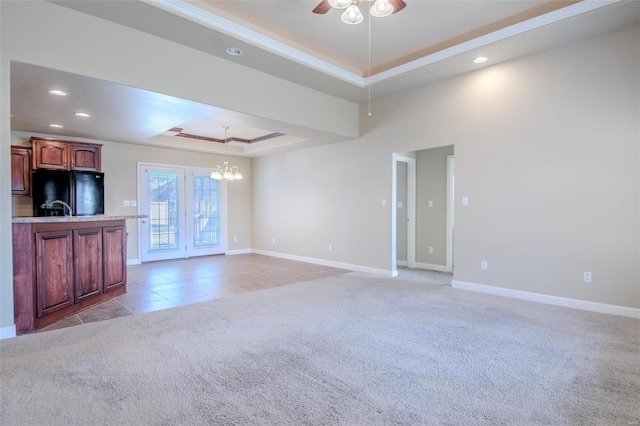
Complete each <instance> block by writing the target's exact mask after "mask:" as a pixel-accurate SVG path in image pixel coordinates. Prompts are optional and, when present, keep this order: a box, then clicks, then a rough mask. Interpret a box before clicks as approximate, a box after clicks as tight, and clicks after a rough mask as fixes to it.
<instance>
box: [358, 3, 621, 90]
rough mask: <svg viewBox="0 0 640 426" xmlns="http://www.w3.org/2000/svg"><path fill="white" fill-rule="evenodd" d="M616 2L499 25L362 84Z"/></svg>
mask: <svg viewBox="0 0 640 426" xmlns="http://www.w3.org/2000/svg"><path fill="white" fill-rule="evenodd" d="M620 1H622V0H583V1H581V2H580V3H574V4H572V5H570V6H566V7H563V8H562V9H558V10H554V11H553V12H549V13H545V14H544V15H540V16H536V17H535V18H531V19H528V20H526V21H522V22H519V23H517V24H514V25H511V26H509V27H506V28H502V29H500V30H497V31H494V32H492V33H489V34H485V35H483V36H480V37H477V38H474V39H472V40H469V41H465V42H463V43H460V44H457V45H455V46H451V47H449V48H447V49H443V50H441V51H439V52H436V53H433V54H431V55H427V56H424V57H422V58H419V59H416V60H414V61H411V62H407V63H406V64H402V65H398V66H397V67H395V68H391V69H389V70H386V71H383V72H381V73H378V74H374V75H372V76H371V77H368V78H366V79H365V86H368V85H370V84H375V83H380V82H381V81H384V80H387V79H389V78H392V77H397V76H398V75H400V74H404V73H406V72H409V71H413V70H416V69H418V68H422V67H425V66H427V65H431V64H435V63H437V62H440V61H443V60H445V59H449V58H451V57H454V56H456V55H459V54H461V53H466V52H469V51H471V50H474V49H477V48H479V47H483V46H487V45H489V44H492V43H496V42H498V41H501V40H505V39H507V38H509V37H513V36H516V35H519V34H522V33H525V32H527V31H531V30H535V29H537V28H540V27H543V26H545V25H549V24H553V23H555V22H559V21H562V20H565V19H568V18H572V17H574V16H578V15H581V14H583V13H586V12H591V11H593V10H596V9H600V8H601V7H605V6H609V5H611V4H614V3H618V2H620Z"/></svg>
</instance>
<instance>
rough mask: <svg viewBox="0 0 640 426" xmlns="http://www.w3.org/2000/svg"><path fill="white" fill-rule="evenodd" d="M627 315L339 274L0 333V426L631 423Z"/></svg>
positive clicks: (633, 355)
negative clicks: (2, 336) (9, 335)
mask: <svg viewBox="0 0 640 426" xmlns="http://www.w3.org/2000/svg"><path fill="white" fill-rule="evenodd" d="M639 333H640V321H639V320H635V319H631V318H625V317H617V316H609V315H603V314H596V313H591V312H583V311H578V310H571V309H565V308H560V307H555V306H547V305H542V304H537V303H532V302H526V301H518V300H512V299H506V298H501V297H497V296H491V295H486V294H479V293H472V292H467V291H463V290H457V289H452V288H450V287H448V286H445V285H442V284H439V283H425V282H419V280H417V279H389V278H382V277H377V276H372V275H367V274H360V273H347V274H344V275H340V276H335V277H331V278H325V279H320V280H315V281H309V282H305V283H299V284H294V285H289V286H283V287H277V288H272V289H268V290H264V291H258V292H253V293H245V294H242V295H238V296H234V297H230V298H227V299H218V300H213V301H208V302H204V303H199V304H196V305H190V306H184V307H179V308H173V309H169V310H165V311H159V312H153V313H149V314H144V315H137V316H132V317H124V318H117V319H113V320H109V321H103V322H99V323H91V324H85V325H81V326H76V327H72V328H67V329H61V330H54V331H50V332H45V333H39V334H33V335H29V336H22V337H18V338H15V339H9V340H5V341H2V342H0V357H1V358H0V359H1V363H0V386H1V390H0V392H1V399H0V402H1V404H2V406H1V407H0V413H1V414H0V423H1V424H2V425H5V426H9V425H54V424H59V425H96V424H105V425H106V424H109V425H117V424H121V425H199V424H221V425H245V424H249V425H254V424H255V425H271V424H282V425H305V424H309V425H322V424H339V425H383V424H384V425H390V424H406V425H414V424H428V425H441V424H442V425H475V424H504V425H534V424H552V425H624V426H628V425H637V424H638V421H639V420H640V404H639V398H638V396H639V395H640V358H639V345H640V342H639V338H640V334H639Z"/></svg>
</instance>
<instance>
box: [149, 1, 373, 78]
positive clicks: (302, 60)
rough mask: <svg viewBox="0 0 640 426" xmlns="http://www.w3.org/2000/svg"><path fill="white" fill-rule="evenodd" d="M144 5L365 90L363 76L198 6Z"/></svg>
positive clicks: (181, 3) (170, 2) (176, 3)
mask: <svg viewBox="0 0 640 426" xmlns="http://www.w3.org/2000/svg"><path fill="white" fill-rule="evenodd" d="M143 1H144V2H145V3H148V4H151V5H153V6H156V7H158V8H160V9H163V10H166V11H167V12H170V13H173V14H174V15H178V16H182V17H184V18H187V19H189V20H191V21H193V22H195V23H197V24H200V25H204V26H206V27H209V28H212V29H214V30H216V31H220V32H221V33H223V34H226V35H228V36H231V37H235V38H237V39H238V40H240V41H243V42H245V43H249V44H251V45H253V46H256V47H258V48H260V49H264V50H266V51H268V52H271V53H274V54H276V55H279V56H281V57H283V58H286V59H290V60H292V61H294V62H297V63H299V64H302V65H305V66H307V67H309V68H313V69H315V70H317V71H320V72H322V73H325V74H327V75H330V76H332V77H335V78H338V79H340V80H343V81H345V82H347V83H351V84H354V85H356V86H359V87H364V84H365V79H364V77H362V76H359V75H357V74H355V73H353V72H351V71H347V70H345V69H344V68H340V67H339V66H337V65H334V64H332V63H330V62H327V61H325V60H322V59H319V58H316V57H315V56H313V55H310V54H308V53H306V52H303V51H302V50H300V49H296V48H295V47H291V46H289V45H287V44H285V43H282V42H280V41H278V40H274V39H272V38H271V37H268V36H265V35H264V34H260V33H259V32H257V31H253V30H251V29H249V28H246V27H243V26H242V25H240V24H237V23H235V22H233V21H230V20H228V19H225V18H223V17H221V16H218V15H216V14H214V13H212V12H209V11H206V10H204V9H202V8H199V7H198V6H194V5H193V4H190V3H187V2H185V1H183V0H170V1H167V0H143Z"/></svg>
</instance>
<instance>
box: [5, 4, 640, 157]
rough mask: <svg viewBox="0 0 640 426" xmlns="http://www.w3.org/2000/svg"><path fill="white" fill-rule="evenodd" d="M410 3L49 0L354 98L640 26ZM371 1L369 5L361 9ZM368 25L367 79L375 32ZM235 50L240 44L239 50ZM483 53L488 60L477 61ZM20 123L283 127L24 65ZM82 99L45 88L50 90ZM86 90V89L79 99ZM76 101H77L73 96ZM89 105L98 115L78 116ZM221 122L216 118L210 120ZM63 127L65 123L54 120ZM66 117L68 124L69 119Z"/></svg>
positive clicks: (302, 137)
mask: <svg viewBox="0 0 640 426" xmlns="http://www.w3.org/2000/svg"><path fill="white" fill-rule="evenodd" d="M405 1H406V3H407V7H406V8H405V9H404V10H402V11H400V12H399V13H397V14H394V15H391V16H389V17H385V18H372V19H371V22H370V27H369V20H368V16H367V14H366V13H365V21H364V22H363V23H362V24H359V25H355V26H353V25H347V24H344V23H343V22H342V21H341V20H340V11H337V10H330V11H329V12H328V13H327V14H325V15H318V14H313V13H311V11H312V10H313V8H314V7H315V6H316V5H317V4H318V2H319V0H314V1H306V0H294V1H271V0H259V1H244V0H240V1H238V0H236V1H216V0H207V1H191V0H190V1H188V2H187V1H180V0H178V1H171V2H169V1H166V0H142V1H137V0H128V1H99V0H79V1H52V3H56V4H59V5H62V6H65V7H68V8H71V9H75V10H77V11H81V12H84V13H88V14H91V15H94V16H97V17H99V18H102V19H106V20H110V21H112V22H115V23H118V24H121V25H125V26H128V27H131V28H135V29H138V30H141V31H145V32H147V33H150V34H154V35H156V36H159V37H162V38H165V39H168V40H171V41H174V42H177V43H181V44H183V45H185V46H189V47H191V48H195V49H198V50H200V51H202V52H205V53H208V54H211V55H215V56H218V57H222V58H224V59H226V60H230V61H233V62H237V63H239V64H242V65H245V66H249V67H252V68H255V69H258V70H260V71H262V72H267V73H270V74H272V75H275V76H278V77H280V78H284V79H287V80H290V81H293V82H295V83H298V84H303V85H305V86H307V87H310V88H313V89H315V90H319V91H322V92H325V93H327V94H330V95H333V96H336V97H340V98H344V99H347V100H350V101H352V102H358V103H361V102H364V101H365V100H366V99H367V97H368V94H369V88H371V96H372V98H374V99H375V98H376V97H379V96H383V95H386V94H389V93H393V92H397V91H401V90H407V89H410V88H411V87H415V86H418V85H423V84H425V83H428V82H431V81H435V80H438V79H441V78H446V77H449V76H453V75H457V74H461V73H464V72H468V71H472V70H474V69H478V68H480V67H485V66H491V65H494V64H496V63H499V62H502V61H505V60H509V59H513V58H516V57H519V56H522V55H526V54H531V53H534V52H537V51H541V50H544V49H549V48H553V47H556V46H560V45H562V44H566V43H569V42H573V41H576V40H580V39H583V38H587V37H590V36H595V35H598V34H601V33H604V32H606V31H610V30H612V29H615V28H620V27H623V26H626V25H630V24H633V23H636V22H639V21H640V2H637V1H617V0H611V1H609V0H585V1H581V2H575V1H559V0H555V1H552V2H548V1H541V0H520V1H513V0H493V1H483V0H466V1H465V0H443V1H438V0H405ZM368 6H369V3H368V2H364V3H362V4H361V6H360V7H361V9H362V10H363V13H364V12H366V9H367V8H368ZM369 31H370V32H371V70H372V73H371V76H368V70H369V63H368V62H369V55H368V51H369V50H368V47H369V43H368V34H369ZM228 47H237V48H240V49H242V50H243V52H244V53H243V55H242V56H238V57H231V56H229V55H227V54H226V53H225V51H226V49H227V48H228ZM479 55H483V56H487V57H489V61H487V62H486V63H484V64H481V65H476V64H474V63H473V62H472V60H473V59H474V58H475V57H476V56H479ZM11 75H12V80H11V109H12V111H11V113H12V123H11V125H12V129H13V130H16V131H23V132H33V133H38V134H52V135H60V136H61V137H73V138H85V139H95V140H112V141H119V142H127V143H142V144H153V145H161V146H167V145H169V146H176V147H181V148H183V149H191V150H198V151H209V152H221V150H222V149H224V146H223V145H222V144H220V143H215V142H207V141H198V140H194V139H188V138H183V137H168V136H163V135H162V133H163V132H165V131H167V130H168V129H170V128H172V127H180V128H182V129H183V133H189V134H195V135H200V136H205V137H211V138H217V139H222V138H224V130H223V129H222V127H223V126H229V127H230V129H229V131H228V132H229V135H228V136H229V137H237V138H241V139H253V138H254V137H257V136H261V135H265V134H270V133H275V132H280V131H282V129H278V128H256V127H252V126H251V125H249V124H248V123H250V121H251V120H250V119H249V117H245V118H247V120H246V123H243V117H242V115H241V114H239V115H238V114H236V116H234V117H232V118H233V119H232V120H230V119H229V118H230V115H229V112H228V111H222V110H221V109H220V108H218V107H216V106H215V105H203V104H199V103H196V102H191V101H187V100H183V99H176V98H173V97H170V96H166V95H161V94H157V93H151V92H148V91H145V90H141V89H137V88H132V87H127V86H122V85H119V84H115V83H111V82H106V81H101V80H96V79H93V78H88V77H84V76H79V75H75V74H70V73H66V72H61V71H56V70H50V69H46V68H41V67H36V66H33V65H28V64H20V63H12V72H11ZM53 85H57V86H59V87H61V88H66V89H68V90H71V91H73V92H74V94H77V95H78V96H74V97H73V98H72V97H71V96H69V97H63V98H59V97H55V96H51V95H48V94H47V96H46V97H45V99H43V95H42V94H43V93H46V92H47V90H49V89H50V88H51V86H53ZM79 94H82V95H79ZM71 99H73V100H71ZM79 110H86V111H88V112H91V114H92V117H90V118H79V117H73V119H72V120H69V117H70V116H72V114H73V112H76V111H79ZM212 117H213V118H212ZM56 122H64V127H63V128H62V129H52V128H51V127H49V124H50V123H56ZM61 124H62V123H61ZM297 133H298V134H297V135H293V134H288V135H284V136H280V137H276V138H272V139H268V140H265V141H262V142H257V143H255V144H242V143H234V144H233V146H230V147H229V148H230V151H229V153H230V154H233V155H243V156H249V157H251V156H258V155H267V154H270V153H272V152H282V151H283V150H286V149H293V148H295V147H297V146H303V145H304V144H303V143H302V142H305V141H306V142H308V141H309V139H312V138H313V136H312V132H309V133H307V132H306V131H305V130H304V129H300V131H298V132H297Z"/></svg>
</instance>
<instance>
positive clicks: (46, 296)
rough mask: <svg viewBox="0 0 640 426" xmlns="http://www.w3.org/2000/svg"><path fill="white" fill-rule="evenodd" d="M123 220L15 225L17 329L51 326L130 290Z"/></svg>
mask: <svg viewBox="0 0 640 426" xmlns="http://www.w3.org/2000/svg"><path fill="white" fill-rule="evenodd" d="M126 235H127V233H126V228H125V225H124V220H112V221H100V222H91V221H81V222H46V223H14V224H13V243H14V248H13V259H14V277H13V278H14V280H13V281H14V302H15V303H14V306H15V317H16V321H15V323H16V331H17V332H18V333H25V332H29V331H33V330H37V329H39V328H42V327H46V326H47V325H49V324H52V323H54V322H56V321H58V320H60V319H62V318H64V317H66V316H69V315H72V314H74V313H76V312H78V311H80V310H83V309H86V308H87V307H89V306H92V305H94V304H96V303H100V302H103V301H105V300H108V299H111V298H113V297H116V296H119V295H121V294H123V293H124V292H125V291H126V282H127V238H126Z"/></svg>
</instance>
